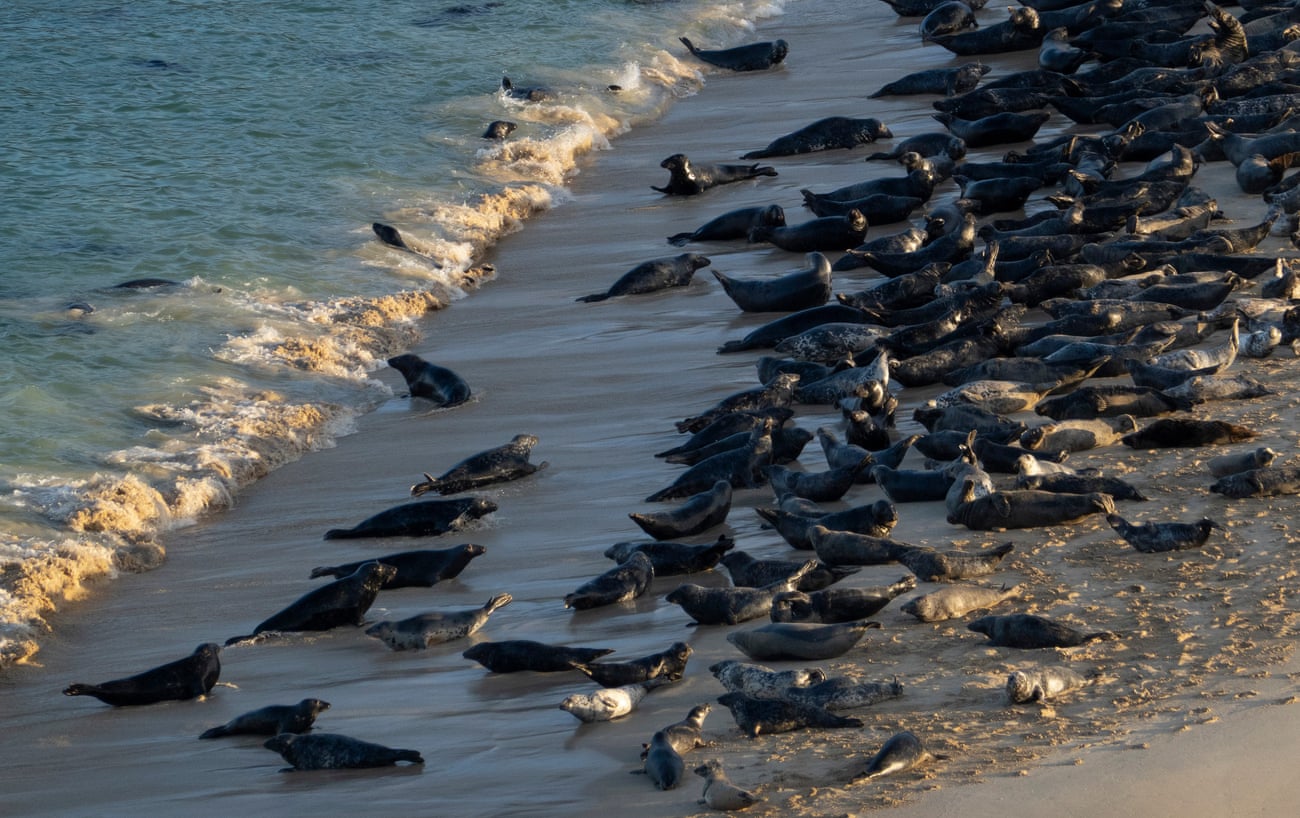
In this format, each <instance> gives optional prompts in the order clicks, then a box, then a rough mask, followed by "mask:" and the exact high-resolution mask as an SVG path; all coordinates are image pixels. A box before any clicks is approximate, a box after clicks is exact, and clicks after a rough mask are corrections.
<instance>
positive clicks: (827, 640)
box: [727, 620, 880, 662]
mask: <svg viewBox="0 0 1300 818" xmlns="http://www.w3.org/2000/svg"><path fill="white" fill-rule="evenodd" d="M879 627H880V623H879V622H868V621H865V620H861V621H857V622H844V623H841V624H835V625H815V624H812V623H810V622H773V623H771V624H768V625H763V626H762V627H758V628H754V629H753V630H748V631H734V632H732V633H729V634H727V641H728V642H730V643H731V644H733V645H735V646H736V647H738V648H740V650H741V652H743V653H744V654H745V655H746V656H748V657H749V658H750V659H753V660H755V661H759V662H769V661H770V662H779V661H783V660H795V661H797V660H802V659H834V658H835V657H837V656H842V655H844V654H845V653H847V652H848V651H849V649H850V648H852V647H853V646H854V645H856V644H857V643H858V642H859V641H861V639H862V637H863V636H865V635H866V633H867V631H868V630H869V629H871V628H879Z"/></svg>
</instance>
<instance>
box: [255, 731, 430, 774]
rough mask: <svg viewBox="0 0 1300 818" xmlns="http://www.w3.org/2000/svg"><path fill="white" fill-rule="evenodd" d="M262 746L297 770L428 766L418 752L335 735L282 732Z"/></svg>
mask: <svg viewBox="0 0 1300 818" xmlns="http://www.w3.org/2000/svg"><path fill="white" fill-rule="evenodd" d="M262 746H263V747H265V748H266V749H268V750H275V751H276V752H277V753H279V754H280V756H281V757H282V758H283V759H284V760H285V761H287V762H289V763H290V764H292V765H293V769H295V770H351V769H360V768H365V767H388V766H390V765H393V764H396V763H397V762H399V761H409V762H411V763H412V764H423V763H424V759H423V758H421V757H420V754H419V753H418V752H417V751H415V750H396V749H393V748H392V747H385V746H383V745H382V744H372V743H370V742H368V741H361V740H359V739H355V738H350V737H348V736H340V735H338V734H335V733H308V734H305V735H298V734H296V733H281V734H280V735H278V736H275V737H274V738H269V739H267V740H266V742H265V743H264V744H263V745H262Z"/></svg>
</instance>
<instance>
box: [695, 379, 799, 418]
mask: <svg viewBox="0 0 1300 818" xmlns="http://www.w3.org/2000/svg"><path fill="white" fill-rule="evenodd" d="M798 383H799V376H797V375H792V374H789V373H782V374H780V375H778V376H777V377H775V378H773V379H772V380H771V381H769V382H768V383H765V384H763V385H762V386H760V387H755V388H753V389H742V390H741V391H739V392H733V393H732V394H730V395H728V396H726V397H725V398H723V399H722V400H720V401H718V402H717V403H715V404H714V405H713V406H711V407H709V408H708V409H706V410H705V411H703V412H701V413H700V414H698V415H692V416H691V417H688V418H685V419H683V420H681V421H679V422H678V423H677V424H676V426H677V431H678V432H699V431H701V430H702V429H703V428H704V427H705V426H707V425H709V424H710V423H712V422H713V421H715V420H717V419H718V418H719V417H721V416H722V415H725V414H728V413H731V412H754V413H759V412H762V410H766V409H771V408H778V407H789V405H790V403H791V401H792V400H793V399H794V389H795V386H796V384H798ZM764 414H767V413H764ZM793 414H794V413H793V412H791V413H790V416H791V417H792V416H793ZM787 419H788V417H785V416H782V419H781V420H780V422H781V423H784V422H785V420H787ZM771 420H772V421H773V424H772V425H773V428H775V422H776V420H777V418H776V416H775V415H771ZM765 421H766V418H764V417H758V418H757V419H755V421H754V422H753V423H752V424H751V425H749V428H748V429H746V430H745V431H752V430H754V429H756V428H758V427H760V426H762V425H764V423H765ZM737 431H739V430H737Z"/></svg>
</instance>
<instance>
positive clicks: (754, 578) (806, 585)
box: [722, 551, 861, 592]
mask: <svg viewBox="0 0 1300 818" xmlns="http://www.w3.org/2000/svg"><path fill="white" fill-rule="evenodd" d="M722 564H723V565H725V566H726V567H727V572H728V573H730V574H731V581H732V582H733V583H734V584H736V585H744V586H748V587H750V588H761V587H762V586H764V585H770V584H771V583H773V582H776V581H777V580H780V579H783V578H785V577H787V576H789V575H790V574H791V573H793V572H794V571H797V570H798V569H799V568H800V567H801V566H802V565H803V561H802V560H799V561H794V560H760V559H755V558H754V557H753V556H751V555H750V554H747V553H745V552H744V551H732V552H731V553H729V554H725V555H723V557H722ZM859 570H861V569H858V568H848V567H841V566H830V565H823V564H821V563H818V565H817V567H816V568H814V569H813V570H811V571H809V572H808V573H806V574H804V577H803V579H802V580H800V582H799V589H798V590H800V591H804V592H809V591H820V590H822V589H823V588H826V587H828V586H830V585H834V584H835V583H836V582H839V581H840V580H842V579H844V578H845V577H847V576H850V575H852V574H855V573H857V572H858V571H859Z"/></svg>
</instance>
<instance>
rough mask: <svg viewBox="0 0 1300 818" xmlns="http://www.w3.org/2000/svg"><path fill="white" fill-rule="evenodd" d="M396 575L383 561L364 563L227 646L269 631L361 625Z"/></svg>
mask: <svg viewBox="0 0 1300 818" xmlns="http://www.w3.org/2000/svg"><path fill="white" fill-rule="evenodd" d="M396 574H397V569H396V568H394V567H392V566H391V565H384V564H383V563H381V562H373V561H372V562H365V563H362V564H361V567H360V568H358V569H357V570H356V571H355V572H354V573H352V574H349V575H348V576H346V577H343V578H342V579H336V580H334V581H333V582H330V583H327V584H325V585H322V586H321V587H319V588H317V589H316V590H314V591H308V592H307V593H305V594H303V595H302V596H300V597H299V598H298V599H296V600H295V601H294V602H293V603H292V604H290V605H289V606H288V607H286V608H284V609H282V610H281V611H279V612H278V613H275V614H272V615H271V616H270V617H269V618H267V619H264V620H262V622H261V623H260V624H258V626H257V627H256V628H254V629H253V632H252V633H250V634H248V635H246V636H233V637H231V638H230V639H227V640H226V644H227V645H233V644H234V643H236V642H242V641H243V640H245V639H252V638H253V637H254V636H257V635H258V634H260V633H265V632H266V631H327V630H330V629H332V628H337V627H341V626H343V625H353V626H359V625H360V624H361V621H362V618H363V617H364V616H365V615H366V611H368V610H370V606H371V605H373V604H374V602H375V597H376V596H378V595H379V589H380V588H382V587H383V585H384V583H385V582H388V581H389V580H390V579H392V578H393V577H394V576H396Z"/></svg>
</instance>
